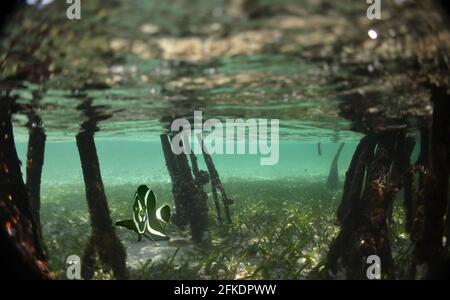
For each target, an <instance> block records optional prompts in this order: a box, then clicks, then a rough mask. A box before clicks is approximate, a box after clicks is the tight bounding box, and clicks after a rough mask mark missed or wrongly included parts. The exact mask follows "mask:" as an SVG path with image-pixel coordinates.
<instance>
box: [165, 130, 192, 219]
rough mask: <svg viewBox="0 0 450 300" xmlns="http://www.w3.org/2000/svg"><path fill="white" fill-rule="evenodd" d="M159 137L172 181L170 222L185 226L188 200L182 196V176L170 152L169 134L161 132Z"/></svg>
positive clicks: (187, 214)
mask: <svg viewBox="0 0 450 300" xmlns="http://www.w3.org/2000/svg"><path fill="white" fill-rule="evenodd" d="M160 139H161V146H162V149H163V153H164V159H165V161H166V167H167V170H168V172H169V176H170V179H171V182H172V195H173V199H174V203H175V213H174V214H173V217H172V222H173V223H174V224H175V225H177V226H178V227H185V226H187V225H188V224H189V202H188V198H187V197H183V186H182V177H180V174H179V172H180V171H179V168H178V162H177V160H176V157H175V155H174V153H173V152H172V149H171V146H170V138H169V135H168V134H162V135H161V136H160Z"/></svg>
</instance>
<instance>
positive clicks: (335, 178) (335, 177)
mask: <svg viewBox="0 0 450 300" xmlns="http://www.w3.org/2000/svg"><path fill="white" fill-rule="evenodd" d="M344 145H345V144H344V143H341V145H340V146H339V148H338V150H337V152H336V155H335V156H334V158H333V161H332V162H331V167H330V172H329V174H328V179H327V188H328V189H329V190H331V191H335V190H337V189H338V187H339V171H338V165H337V162H338V160H339V157H340V156H341V152H342V149H343V148H344Z"/></svg>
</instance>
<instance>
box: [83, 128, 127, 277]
mask: <svg viewBox="0 0 450 300" xmlns="http://www.w3.org/2000/svg"><path fill="white" fill-rule="evenodd" d="M76 140H77V147H78V152H79V155H80V160H81V167H82V169H83V176H84V183H85V188H86V200H87V203H88V208H89V216H90V221H91V226H92V235H91V238H90V239H89V241H88V244H87V246H86V251H85V254H84V256H85V259H86V260H85V261H84V262H83V263H84V264H86V265H85V266H84V267H83V268H84V271H83V273H84V275H85V276H86V277H85V279H91V278H92V275H93V272H92V271H91V269H92V268H93V267H94V264H93V263H92V260H94V261H95V258H93V257H94V255H93V251H94V250H93V249H95V252H96V253H97V254H98V256H99V258H100V261H101V262H102V264H103V265H104V266H105V267H106V268H108V269H109V268H111V269H112V271H113V273H114V276H115V277H116V278H117V279H126V278H128V270H127V268H126V264H125V260H126V252H125V249H124V247H123V245H122V243H121V242H120V240H119V239H118V238H117V236H116V232H115V229H114V226H113V223H112V220H111V217H110V212H109V207H108V202H107V200H106V195H105V190H104V187H103V181H102V177H101V172H100V165H99V161H98V156H97V150H96V147H95V142H94V135H93V132H90V131H82V132H80V133H79V134H78V135H77V138H76Z"/></svg>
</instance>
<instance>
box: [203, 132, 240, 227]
mask: <svg viewBox="0 0 450 300" xmlns="http://www.w3.org/2000/svg"><path fill="white" fill-rule="evenodd" d="M199 142H200V144H201V145H202V151H203V159H204V160H205V164H206V167H207V168H208V172H209V175H210V176H211V187H212V194H213V198H214V204H215V205H216V211H217V214H218V219H219V222H220V223H222V216H221V214H220V204H219V199H218V193H217V192H218V191H219V192H220V194H221V196H222V203H223V207H224V211H225V218H226V220H227V223H228V224H232V219H231V209H230V206H231V205H232V204H233V200H232V199H230V198H228V195H227V193H226V191H225V188H224V187H223V184H222V181H221V180H220V177H219V172H217V169H216V166H215V165H214V161H213V160H212V157H211V155H210V154H209V152H208V150H207V149H206V148H205V147H204V144H203V142H202V141H201V139H199Z"/></svg>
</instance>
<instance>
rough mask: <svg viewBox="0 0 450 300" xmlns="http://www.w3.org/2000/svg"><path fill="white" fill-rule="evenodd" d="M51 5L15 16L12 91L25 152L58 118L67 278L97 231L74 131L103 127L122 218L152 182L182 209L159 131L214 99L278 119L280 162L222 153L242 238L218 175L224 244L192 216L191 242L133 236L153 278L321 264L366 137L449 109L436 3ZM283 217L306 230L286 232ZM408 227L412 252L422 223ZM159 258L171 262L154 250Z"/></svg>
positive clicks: (444, 42) (54, 208)
mask: <svg viewBox="0 0 450 300" xmlns="http://www.w3.org/2000/svg"><path fill="white" fill-rule="evenodd" d="M50 2H51V3H50V4H45V5H42V6H38V5H24V6H23V7H21V8H20V9H19V10H18V11H17V13H16V14H15V15H13V16H12V17H11V18H10V19H9V21H8V22H7V23H6V25H5V26H4V28H3V36H2V39H1V46H0V49H1V50H0V70H1V72H0V89H1V90H2V93H6V92H8V93H10V94H11V95H15V96H17V103H18V104H19V110H18V112H17V113H16V114H15V115H14V134H15V140H16V145H17V150H18V153H19V157H20V159H21V160H22V161H23V162H25V161H26V151H27V140H28V128H27V126H28V127H30V126H33V124H31V125H30V124H29V123H28V122H29V119H28V116H29V113H30V112H35V113H36V114H37V115H38V116H39V117H40V118H41V119H42V127H43V128H44V130H45V134H46V135H47V143H46V149H45V162H44V167H43V174H42V192H41V200H42V205H43V207H42V220H41V222H42V224H43V230H44V239H45V240H46V243H47V245H48V251H49V255H50V258H51V262H52V265H53V268H54V271H55V273H56V274H57V276H58V277H61V278H64V276H65V259H66V258H67V256H69V255H72V254H74V255H79V256H81V255H82V251H83V245H84V243H85V242H86V239H87V237H88V235H89V217H88V214H87V207H86V200H85V194H84V182H83V173H82V169H81V165H80V157H79V155H78V151H77V148H76V143H75V136H76V135H77V133H78V132H80V130H81V131H83V130H86V126H88V127H89V126H91V125H92V126H94V127H96V128H95V131H96V132H95V141H96V146H97V152H98V156H99V161H100V166H101V173H102V179H103V183H104V185H105V191H106V194H107V198H108V202H109V206H110V210H111V217H112V219H113V220H114V221H117V220H120V219H123V218H125V217H127V216H128V215H129V214H130V213H131V205H132V202H133V198H132V196H133V193H134V192H135V190H136V188H137V187H138V186H139V185H141V184H147V185H148V186H149V187H151V188H152V189H153V190H154V191H155V193H156V194H157V196H158V200H159V201H160V202H162V203H168V204H170V205H172V206H173V198H172V194H171V192H170V191H171V181H170V177H169V174H168V172H167V169H166V165H165V161H164V155H163V151H162V148H161V144H160V140H159V135H160V134H162V133H164V132H167V130H168V128H169V125H170V121H171V120H173V119H174V118H175V117H185V118H188V119H191V118H192V115H193V112H194V110H197V111H202V112H203V114H204V118H205V119H207V118H217V119H219V120H226V119H229V118H231V119H237V118H243V119H253V118H254V119H260V118H263V119H279V120H280V150H279V161H278V163H277V164H275V165H272V166H261V164H260V156H258V155H248V154H246V155H233V154H228V155H213V160H214V162H215V165H216V168H217V170H218V172H219V174H220V177H221V179H222V181H223V183H224V186H225V188H226V189H227V190H228V193H229V194H230V195H231V196H232V198H233V199H234V200H235V205H234V206H233V208H232V211H233V216H234V218H235V219H236V220H237V221H236V225H235V229H236V228H238V229H237V230H238V232H237V233H236V232H234V233H233V235H234V236H235V239H234V240H233V239H230V237H229V236H226V235H224V229H220V227H219V228H218V227H217V224H216V220H215V216H214V209H213V203H212V200H211V193H210V187H209V185H208V186H207V188H206V190H207V191H208V193H209V198H210V199H209V200H208V201H209V206H210V218H211V227H212V228H213V229H211V231H210V232H209V235H208V237H207V238H208V240H209V242H210V243H211V245H212V246H211V247H212V248H211V249H210V250H208V251H209V253H208V254H204V253H203V252H202V251H201V250H198V249H197V248H196V246H194V245H192V243H191V242H190V241H189V234H188V232H187V231H186V230H184V231H180V230H179V229H176V228H172V227H171V228H170V229H169V232H170V234H169V235H171V236H172V241H173V240H176V241H177V240H182V241H184V242H185V243H186V244H182V242H180V245H181V246H179V245H178V244H171V242H170V241H169V242H142V243H137V241H136V237H135V236H134V235H133V234H132V233H130V232H127V231H125V230H122V229H117V234H118V236H119V237H120V238H121V240H122V241H123V244H124V245H125V247H126V249H127V251H128V260H127V262H128V266H129V267H131V268H132V269H133V270H134V271H133V272H134V273H133V274H132V275H133V276H135V277H137V278H185V277H188V278H189V277H192V278H247V277H248V278H292V279H298V278H307V277H308V275H310V274H312V273H311V272H312V270H313V269H314V268H317V269H320V262H321V261H322V260H323V259H324V257H325V254H326V251H327V247H328V245H329V243H330V242H331V239H332V237H333V236H334V235H335V233H336V232H337V230H338V227H337V226H334V224H335V220H334V213H335V209H336V206H337V205H338V203H339V200H340V195H341V187H342V181H343V180H344V177H345V172H346V170H347V168H348V165H349V163H350V160H351V157H352V155H353V152H354V150H355V147H356V145H357V143H358V141H359V140H360V139H361V137H362V136H363V135H364V134H366V133H368V132H383V131H388V130H399V129H403V130H406V131H407V132H408V134H409V135H410V136H412V137H414V138H416V137H417V132H418V127H419V125H420V124H422V123H424V122H426V121H427V120H428V119H429V117H430V115H431V113H432V108H431V105H430V102H429V97H430V96H429V91H428V90H427V88H425V87H424V85H423V83H424V82H425V81H427V80H432V81H434V82H439V83H441V84H446V83H448V79H449V76H448V71H447V70H448V69H446V66H448V54H449V51H448V49H449V48H448V47H449V41H450V39H449V37H450V36H449V32H448V30H447V28H448V27H447V26H446V23H445V22H446V21H445V19H443V17H442V15H441V14H440V13H439V9H438V8H436V7H435V6H433V5H434V3H432V2H431V1H387V0H386V1H383V4H382V19H381V20H368V19H367V18H366V9H367V6H366V4H365V1H354V0H352V1H328V0H323V1H319V0H302V1H294V0H280V1H265V0H260V1H258V0H255V1H243V0H242V1H240V0H235V1H233V0H229V1H225V0H212V1H211V0H197V1H188V0H178V1H173V0H172V1H156V0H155V1H153V0H152V1H140V0H127V1H83V2H82V16H81V20H73V21H70V20H68V19H67V18H66V9H67V6H66V4H65V3H64V1H53V2H52V1H50ZM370 30H372V31H374V32H376V35H377V38H375V39H373V38H371V37H370V36H369V34H368V32H369V31H370ZM81 124H84V127H83V126H82V125H81ZM36 126H40V125H39V124H38V123H36ZM318 143H320V151H319V149H318ZM340 143H345V146H344V148H343V152H342V154H341V156H340V158H339V160H338V174H339V177H340V184H339V188H338V189H337V190H334V191H330V190H328V189H327V187H326V184H325V182H326V180H327V177H328V173H329V170H330V166H331V162H332V160H333V157H334V155H335V153H336V150H337V149H338V147H339V145H340ZM416 155H417V153H416ZM199 163H200V168H202V169H206V166H205V165H204V162H203V160H201V159H199ZM25 167H26V164H25V163H23V165H22V169H23V173H24V174H25ZM398 214H399V215H398V216H397V215H396V216H395V218H397V217H398V219H401V214H402V212H399V213H398ZM395 218H394V219H395ZM266 222H267V224H266ZM399 222H400V221H399ZM260 223H261V224H262V225H261V227H259V225H258V224H260ZM289 224H291V225H289ZM292 224H293V225H292ZM252 226H256V227H257V228H256V229H250V228H252ZM277 226H279V227H280V228H281V229H283V230H285V231H286V232H289V233H285V236H283V235H281V233H280V236H279V237H278V239H279V240H281V241H278V242H276V243H274V242H273V241H272V239H275V237H276V236H277V234H278V233H277V232H276V230H277ZM398 226H400V225H398ZM293 228H297V229H295V230H299V236H298V237H296V235H295V234H294V233H292V232H291V230H292V231H295V230H294V229H293ZM283 232H284V231H283ZM393 232H395V233H396V234H397V236H396V237H395V238H394V240H395V241H396V242H394V244H395V245H394V248H395V249H394V252H395V254H396V255H397V254H398V253H400V254H398V257H399V258H398V259H399V261H400V262H401V259H402V257H403V256H402V255H401V253H404V252H405V251H408V250H405V249H407V246H405V245H404V244H405V243H406V242H405V241H406V239H407V238H406V237H405V236H404V232H403V231H402V230H401V229H397V227H395V228H394V230H393ZM288 236H289V237H288ZM255 245H257V246H255ZM227 247H230V248H227ZM233 247H234V248H233ZM252 247H253V248H255V247H259V249H258V251H256V250H255V251H256V252H255V253H257V254H255V253H253V252H252V251H253V250H251V249H253V248H252ZM177 248H180V249H181V251H180V252H179V253H177V254H176V255H175V256H174V257H175V258H174V259H173V260H170V258H171V257H172V255H173V254H174V253H175V251H176V249H177ZM249 249H250V250H249ZM230 251H231V253H233V255H230V256H227V257H226V258H224V257H223V255H224V253H227V252H230ZM249 251H250V252H249ZM396 251H397V252H396ZM402 251H403V252H402ZM183 257H184V258H183ZM395 257H396V258H397V256H395ZM167 258H168V259H169V260H167ZM149 259H153V262H154V263H155V262H157V263H155V264H152V263H150V264H148V263H147V264H145V262H147V261H148V260H149ZM139 263H143V264H139ZM252 272H255V273H252ZM186 274H187V275H186ZM189 274H191V275H189ZM96 276H97V277H99V278H104V277H106V278H109V277H108V276H110V275H105V274H104V273H103V272H100V271H99V272H98V273H96ZM317 276H318V275H317Z"/></svg>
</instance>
